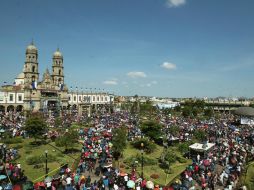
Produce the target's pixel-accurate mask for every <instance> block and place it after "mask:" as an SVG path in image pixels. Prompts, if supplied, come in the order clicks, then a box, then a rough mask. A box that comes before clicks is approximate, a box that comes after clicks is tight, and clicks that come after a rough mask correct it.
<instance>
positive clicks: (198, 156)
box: [197, 154, 200, 163]
mask: <svg viewBox="0 0 254 190" xmlns="http://www.w3.org/2000/svg"><path fill="white" fill-rule="evenodd" d="M197 161H198V163H199V162H200V155H199V154H198V155H197Z"/></svg>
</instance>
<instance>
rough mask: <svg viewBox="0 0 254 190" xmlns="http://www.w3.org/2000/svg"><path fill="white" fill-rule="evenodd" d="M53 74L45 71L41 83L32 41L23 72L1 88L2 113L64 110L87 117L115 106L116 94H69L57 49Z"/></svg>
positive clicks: (36, 50) (71, 92)
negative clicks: (73, 111)
mask: <svg viewBox="0 0 254 190" xmlns="http://www.w3.org/2000/svg"><path fill="white" fill-rule="evenodd" d="M51 67H52V71H51V73H50V71H49V70H48V69H46V71H45V72H44V74H43V76H42V80H40V75H39V63H38V49H37V48H36V47H35V45H34V44H33V42H32V43H31V44H30V45H28V46H27V48H26V53H25V64H24V67H23V71H22V72H21V73H20V74H19V75H18V76H17V78H16V79H15V81H14V83H13V84H12V85H6V84H4V85H3V86H2V87H1V88H0V112H2V113H4V112H5V113H6V112H9V111H13V112H16V111H25V112H37V111H42V112H44V113H49V112H51V113H54V112H60V111H61V110H75V109H76V110H77V111H78V113H79V114H82V113H84V111H86V112H87V113H88V114H90V113H91V111H92V110H93V109H94V110H95V111H97V110H98V109H102V107H104V108H105V107H107V106H105V105H112V103H113V101H114V97H113V95H110V94H108V93H106V92H86V93H83V92H78V91H77V90H76V91H73V90H72V89H71V90H70V91H69V93H68V88H67V85H66V84H65V80H64V66H63V55H62V53H61V52H60V51H59V49H57V50H56V51H55V52H54V53H53V56H52V66H51ZM105 109H106V108H105Z"/></svg>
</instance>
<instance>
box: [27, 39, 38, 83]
mask: <svg viewBox="0 0 254 190" xmlns="http://www.w3.org/2000/svg"><path fill="white" fill-rule="evenodd" d="M23 73H24V83H25V85H27V86H28V85H31V84H32V83H33V82H35V83H37V81H38V80H39V72H38V50H37V48H36V47H35V45H34V43H33V41H32V42H31V44H30V45H28V46H27V48H26V60H25V65H24V69H23Z"/></svg>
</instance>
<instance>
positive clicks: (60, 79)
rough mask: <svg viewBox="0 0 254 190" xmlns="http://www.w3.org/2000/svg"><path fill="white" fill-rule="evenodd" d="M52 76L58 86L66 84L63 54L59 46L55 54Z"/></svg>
mask: <svg viewBox="0 0 254 190" xmlns="http://www.w3.org/2000/svg"><path fill="white" fill-rule="evenodd" d="M51 77H52V79H53V83H54V84H55V85H57V86H62V85H64V67H63V56H62V53H61V52H60V51H59V48H57V50H56V52H55V53H54V54H53V64H52V75H51Z"/></svg>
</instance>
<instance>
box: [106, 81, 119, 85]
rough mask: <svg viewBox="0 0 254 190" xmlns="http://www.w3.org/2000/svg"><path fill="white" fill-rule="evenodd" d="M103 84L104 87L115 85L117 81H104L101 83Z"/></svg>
mask: <svg viewBox="0 0 254 190" xmlns="http://www.w3.org/2000/svg"><path fill="white" fill-rule="evenodd" d="M103 84H106V85H117V84H118V83H117V81H116V80H106V81H103Z"/></svg>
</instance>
